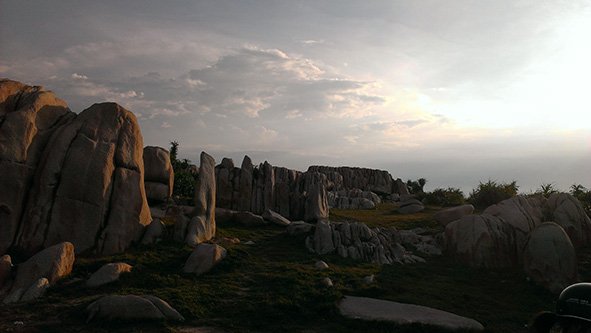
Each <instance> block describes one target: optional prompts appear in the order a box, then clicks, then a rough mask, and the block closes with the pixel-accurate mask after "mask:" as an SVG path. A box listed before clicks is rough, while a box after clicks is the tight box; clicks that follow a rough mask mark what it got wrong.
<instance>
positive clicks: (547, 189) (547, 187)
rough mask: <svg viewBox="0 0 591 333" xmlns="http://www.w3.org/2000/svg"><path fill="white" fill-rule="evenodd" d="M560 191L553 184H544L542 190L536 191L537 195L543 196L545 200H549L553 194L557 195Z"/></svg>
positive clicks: (541, 186)
mask: <svg viewBox="0 0 591 333" xmlns="http://www.w3.org/2000/svg"><path fill="white" fill-rule="evenodd" d="M557 192H558V191H557V190H556V189H555V188H554V185H553V184H552V183H542V184H541V185H540V188H539V189H538V190H537V191H536V194H541V195H543V196H544V197H545V198H548V197H549V196H550V195H552V193H557Z"/></svg>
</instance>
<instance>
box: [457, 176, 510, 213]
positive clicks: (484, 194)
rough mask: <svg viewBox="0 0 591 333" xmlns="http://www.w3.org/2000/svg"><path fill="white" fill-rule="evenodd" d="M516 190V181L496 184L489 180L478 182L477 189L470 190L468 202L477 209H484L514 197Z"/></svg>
mask: <svg viewBox="0 0 591 333" xmlns="http://www.w3.org/2000/svg"><path fill="white" fill-rule="evenodd" d="M518 189H519V186H517V182H516V181H512V182H510V183H497V182H496V181H494V180H490V179H489V180H488V181H487V182H486V183H483V182H480V184H478V187H477V188H475V189H473V190H472V193H470V198H468V201H469V202H470V203H471V204H473V205H474V206H475V207H477V208H486V207H488V206H490V205H494V204H497V203H499V202H501V201H503V200H505V199H509V198H511V197H514V196H516V195H517V190H518Z"/></svg>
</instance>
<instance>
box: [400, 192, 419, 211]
mask: <svg viewBox="0 0 591 333" xmlns="http://www.w3.org/2000/svg"><path fill="white" fill-rule="evenodd" d="M423 209H425V206H424V205H423V203H422V202H420V201H419V200H417V199H415V198H413V197H411V196H408V195H407V196H403V197H401V198H400V207H398V210H397V211H398V212H399V213H400V214H414V213H418V212H420V211H422V210H423Z"/></svg>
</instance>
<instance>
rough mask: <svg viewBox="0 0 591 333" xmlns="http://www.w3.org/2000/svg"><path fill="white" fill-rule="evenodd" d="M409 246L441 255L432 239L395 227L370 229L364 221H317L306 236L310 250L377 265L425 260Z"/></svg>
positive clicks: (430, 253)
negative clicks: (406, 246)
mask: <svg viewBox="0 0 591 333" xmlns="http://www.w3.org/2000/svg"><path fill="white" fill-rule="evenodd" d="M403 244H404V245H412V246H413V247H415V248H416V249H417V250H419V251H420V252H422V253H424V254H427V255H440V254H441V250H440V249H439V248H438V246H437V244H436V242H435V238H434V237H432V236H422V235H419V234H417V233H415V232H413V231H398V230H396V229H395V228H369V227H368V226H367V225H366V224H364V223H348V222H342V223H330V222H325V221H321V222H318V223H316V228H315V231H314V234H313V235H310V236H308V237H307V238H306V247H307V248H308V250H309V251H311V252H314V253H318V254H329V253H335V252H336V253H337V254H338V255H340V256H341V257H343V258H351V259H353V260H361V261H365V262H371V263H377V264H393V263H399V264H408V263H415V262H424V261H425V260H424V259H423V258H421V257H419V256H416V255H414V254H413V253H412V252H411V251H407V250H406V249H405V248H404V245H403Z"/></svg>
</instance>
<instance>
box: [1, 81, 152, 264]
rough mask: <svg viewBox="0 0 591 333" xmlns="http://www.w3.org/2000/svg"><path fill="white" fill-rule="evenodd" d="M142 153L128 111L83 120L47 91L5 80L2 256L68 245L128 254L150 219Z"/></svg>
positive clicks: (101, 112) (96, 110)
mask: <svg viewBox="0 0 591 333" xmlns="http://www.w3.org/2000/svg"><path fill="white" fill-rule="evenodd" d="M142 155H143V139H142V135H141V133H140V129H139V126H138V123H137V120H136V118H135V116H134V115H133V114H132V113H131V112H129V111H127V110H125V109H124V108H122V107H121V106H119V105H117V104H115V103H101V104H94V105H93V106H91V107H90V108H88V109H86V110H84V111H82V112H81V113H80V114H79V115H76V114H74V113H73V112H71V111H70V110H69V109H68V108H67V106H66V103H65V102H63V101H62V100H60V99H58V98H56V97H55V95H53V93H51V92H49V91H45V90H43V88H41V87H30V86H26V85H24V84H21V83H18V82H15V81H10V80H2V81H0V167H1V169H2V170H3V172H2V174H0V187H1V188H2V189H3V191H2V192H1V193H0V253H5V252H7V250H8V249H10V248H12V249H14V250H17V252H20V253H21V254H23V255H25V256H30V255H32V254H33V253H36V252H37V251H39V250H41V249H43V248H46V247H48V246H51V245H53V244H57V243H60V242H62V241H70V242H72V243H73V244H74V247H75V249H76V252H87V251H93V252H95V253H99V254H110V253H115V252H120V251H123V250H125V249H126V248H127V247H129V246H130V245H131V243H133V242H134V241H137V240H138V239H139V238H140V237H141V235H142V232H143V229H144V227H145V226H146V225H147V224H149V223H150V221H151V217H150V211H149V209H148V205H147V201H146V194H145V189H144V166H143V165H144V163H143V158H142ZM17 232H18V233H17Z"/></svg>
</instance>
